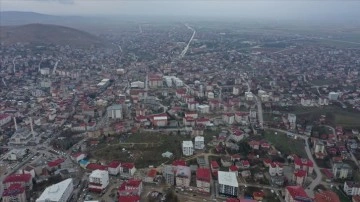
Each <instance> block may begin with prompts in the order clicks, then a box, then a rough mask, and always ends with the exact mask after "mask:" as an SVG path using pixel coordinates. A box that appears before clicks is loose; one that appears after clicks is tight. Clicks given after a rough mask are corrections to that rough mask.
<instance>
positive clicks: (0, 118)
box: [0, 114, 11, 127]
mask: <svg viewBox="0 0 360 202" xmlns="http://www.w3.org/2000/svg"><path fill="white" fill-rule="evenodd" d="M10 121H11V116H10V115H9V114H0V127H1V126H3V125H5V124H7V123H9V122H10Z"/></svg>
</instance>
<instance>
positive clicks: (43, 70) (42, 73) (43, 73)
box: [40, 68, 50, 75]
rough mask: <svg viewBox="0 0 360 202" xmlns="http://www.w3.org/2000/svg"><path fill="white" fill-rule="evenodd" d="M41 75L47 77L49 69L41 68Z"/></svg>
mask: <svg viewBox="0 0 360 202" xmlns="http://www.w3.org/2000/svg"><path fill="white" fill-rule="evenodd" d="M40 74H41V75H49V74H50V68H42V69H40Z"/></svg>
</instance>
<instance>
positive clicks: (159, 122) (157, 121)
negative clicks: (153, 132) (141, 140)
mask: <svg viewBox="0 0 360 202" xmlns="http://www.w3.org/2000/svg"><path fill="white" fill-rule="evenodd" d="M150 121H151V123H152V124H153V125H154V126H156V127H164V126H167V124H168V116H167V114H157V115H152V116H151V119H150Z"/></svg>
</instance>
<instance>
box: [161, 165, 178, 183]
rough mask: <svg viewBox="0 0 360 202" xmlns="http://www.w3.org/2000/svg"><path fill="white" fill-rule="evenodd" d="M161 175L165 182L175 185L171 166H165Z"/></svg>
mask: <svg viewBox="0 0 360 202" xmlns="http://www.w3.org/2000/svg"><path fill="white" fill-rule="evenodd" d="M163 176H164V178H165V182H166V184H169V185H175V170H174V168H173V167H172V166H165V167H164V169H163Z"/></svg>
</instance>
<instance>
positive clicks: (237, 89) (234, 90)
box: [232, 86, 240, 95]
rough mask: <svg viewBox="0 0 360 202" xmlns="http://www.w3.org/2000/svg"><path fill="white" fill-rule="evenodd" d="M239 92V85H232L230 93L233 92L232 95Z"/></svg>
mask: <svg viewBox="0 0 360 202" xmlns="http://www.w3.org/2000/svg"><path fill="white" fill-rule="evenodd" d="M239 93H240V89H239V87H236V86H234V87H233V91H232V94H233V95H239Z"/></svg>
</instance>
